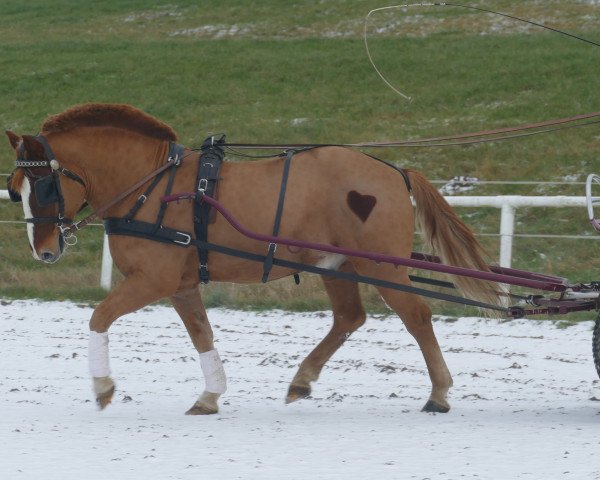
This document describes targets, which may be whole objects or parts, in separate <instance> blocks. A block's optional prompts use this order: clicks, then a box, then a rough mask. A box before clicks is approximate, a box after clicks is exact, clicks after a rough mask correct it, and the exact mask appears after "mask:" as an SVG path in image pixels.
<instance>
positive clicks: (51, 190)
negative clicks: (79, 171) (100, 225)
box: [6, 131, 85, 263]
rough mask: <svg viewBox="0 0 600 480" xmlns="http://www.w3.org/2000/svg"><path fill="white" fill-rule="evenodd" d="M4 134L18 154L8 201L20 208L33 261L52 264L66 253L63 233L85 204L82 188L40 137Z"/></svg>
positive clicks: (79, 179)
mask: <svg viewBox="0 0 600 480" xmlns="http://www.w3.org/2000/svg"><path fill="white" fill-rule="evenodd" d="M6 134H7V136H8V139H9V141H10V144H11V146H12V148H13V149H14V150H15V152H16V154H17V159H16V162H15V165H16V169H15V170H14V171H13V172H12V174H11V175H10V177H8V192H9V195H10V199H11V200H12V201H13V202H22V204H23V212H24V214H25V221H26V222H27V236H28V237H29V244H30V246H31V251H32V253H33V257H34V258H35V259H36V260H41V261H43V262H46V263H54V262H56V261H57V260H58V259H59V258H60V256H61V255H62V253H63V251H64V249H65V238H66V237H65V230H66V229H67V228H68V226H69V225H70V224H72V223H73V220H72V219H73V218H74V217H75V214H76V213H77V212H78V211H79V210H80V208H81V207H82V206H83V205H84V204H85V184H84V182H83V180H82V179H81V177H80V176H78V175H76V174H75V173H73V172H72V171H71V170H68V169H66V168H65V167H64V166H62V165H61V163H60V160H59V159H56V158H55V156H54V153H53V152H52V149H51V148H50V144H49V143H48V141H47V140H46V139H45V138H44V137H43V136H42V135H37V136H35V137H34V136H31V135H23V136H19V135H15V134H14V133H12V132H10V131H7V132H6ZM65 161H66V159H65Z"/></svg>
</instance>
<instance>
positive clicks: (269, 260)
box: [262, 150, 295, 283]
mask: <svg viewBox="0 0 600 480" xmlns="http://www.w3.org/2000/svg"><path fill="white" fill-rule="evenodd" d="M294 153H295V152H294V150H288V151H287V152H286V153H285V160H284V161H283V173H282V175H281V187H280V188H279V200H278V201H277V211H276V212H275V223H274V225H273V236H274V237H277V236H278V235H279V227H280V225H281V214H282V213H283V204H284V203H285V192H286V190H287V181H288V176H289V173H290V164H291V163H292V157H293V156H294ZM275 250H277V244H275V243H270V244H269V249H268V250H267V256H266V258H265V263H264V265H263V276H262V283H267V281H268V280H269V273H270V272H271V268H272V267H273V257H274V256H275Z"/></svg>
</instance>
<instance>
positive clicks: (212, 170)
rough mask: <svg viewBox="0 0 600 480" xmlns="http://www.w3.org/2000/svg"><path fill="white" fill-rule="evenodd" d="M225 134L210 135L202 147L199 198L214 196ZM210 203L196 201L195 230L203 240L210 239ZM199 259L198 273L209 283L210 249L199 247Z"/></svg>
mask: <svg viewBox="0 0 600 480" xmlns="http://www.w3.org/2000/svg"><path fill="white" fill-rule="evenodd" d="M224 145H225V135H221V137H220V138H218V139H215V137H214V136H212V137H208V138H207V139H206V140H204V142H203V143H202V147H200V150H201V152H202V153H201V155H200V166H199V167H198V176H197V178H196V190H197V192H198V198H199V199H201V198H202V196H203V195H204V194H206V195H209V196H211V197H214V191H215V187H216V184H217V181H218V180H219V170H220V169H221V164H222V163H223V157H224V156H225V153H224V151H223V146H224ZM210 209H211V207H210V205H208V204H207V203H205V202H195V203H194V232H195V233H196V238H197V239H198V240H200V241H202V242H206V241H207V240H208V225H209V223H210ZM198 259H199V261H200V265H199V270H198V274H199V276H200V281H201V282H202V283H208V282H209V280H210V276H209V273H208V249H206V248H203V247H201V246H199V247H198Z"/></svg>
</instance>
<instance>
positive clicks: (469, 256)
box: [406, 169, 507, 314]
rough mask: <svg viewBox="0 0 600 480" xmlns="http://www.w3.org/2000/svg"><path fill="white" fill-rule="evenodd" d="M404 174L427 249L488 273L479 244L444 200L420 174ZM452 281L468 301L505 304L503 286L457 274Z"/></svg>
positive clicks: (453, 262)
mask: <svg viewBox="0 0 600 480" xmlns="http://www.w3.org/2000/svg"><path fill="white" fill-rule="evenodd" d="M406 173H407V174H408V176H409V179H410V184H411V188H412V195H413V198H414V200H415V203H416V218H417V222H418V223H419V224H420V227H421V231H422V232H423V237H424V239H425V241H426V243H427V247H428V248H429V249H430V250H432V251H433V252H434V253H435V254H436V255H438V256H439V257H440V258H441V259H442V263H444V264H446V265H453V266H457V267H464V268H469V269H473V270H480V271H484V272H489V271H490V269H489V267H488V265H487V263H486V262H485V261H484V259H483V258H484V256H485V252H484V251H483V249H482V247H481V245H480V244H479V242H478V241H477V240H476V239H475V236H474V235H473V232H471V231H470V230H469V228H468V227H467V226H466V225H465V224H464V223H463V221H462V220H461V219H460V218H459V217H458V215H457V214H456V213H455V212H454V210H452V208H451V207H450V205H448V202H446V200H445V199H444V197H443V196H442V195H441V194H440V193H439V192H438V191H437V189H436V188H435V187H434V186H433V185H432V184H431V183H429V181H428V180H427V179H426V178H425V177H424V176H423V175H422V174H421V173H419V172H417V171H416V170H410V169H408V170H406ZM453 280H454V283H455V284H456V286H457V287H458V289H459V290H460V291H461V292H462V293H463V295H465V296H466V297H468V298H471V299H473V300H477V301H480V302H484V303H490V304H492V305H497V306H503V307H504V306H506V304H507V297H506V295H505V292H506V288H505V287H504V285H501V284H497V283H494V282H488V281H483V280H478V279H475V278H470V277H462V276H458V275H457V276H455V277H454V278H453ZM486 313H487V314H489V313H490V312H486Z"/></svg>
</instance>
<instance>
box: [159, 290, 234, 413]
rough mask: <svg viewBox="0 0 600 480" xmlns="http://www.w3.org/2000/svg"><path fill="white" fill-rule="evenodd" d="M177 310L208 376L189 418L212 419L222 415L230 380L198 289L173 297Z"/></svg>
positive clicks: (205, 377)
mask: <svg viewBox="0 0 600 480" xmlns="http://www.w3.org/2000/svg"><path fill="white" fill-rule="evenodd" d="M171 302H172V303H173V307H175V310H176V311H177V313H178V314H179V316H180V317H181V319H182V320H183V323H184V325H185V328H186V329H187V331H188V333H189V335H190V338H191V339H192V342H193V344H194V347H196V350H198V353H199V354H200V367H201V369H202V373H203V374H204V381H205V388H204V392H203V393H202V395H200V397H199V398H198V400H197V401H196V403H194V405H193V406H192V408H190V409H189V410H188V411H187V412H186V415H210V414H212V413H217V412H218V411H219V405H218V403H217V402H218V400H219V397H220V396H221V394H223V393H225V391H226V390H227V379H226V377H225V370H224V369H223V363H222V362H221V358H220V357H219V353H218V352H217V350H215V347H214V344H213V332H212V328H211V326H210V323H209V321H208V317H207V315H206V310H205V308H204V303H203V302H202V297H201V296H200V292H199V291H198V287H197V286H194V287H193V288H191V289H189V290H185V291H181V292H178V293H176V294H175V295H173V296H172V297H171Z"/></svg>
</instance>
